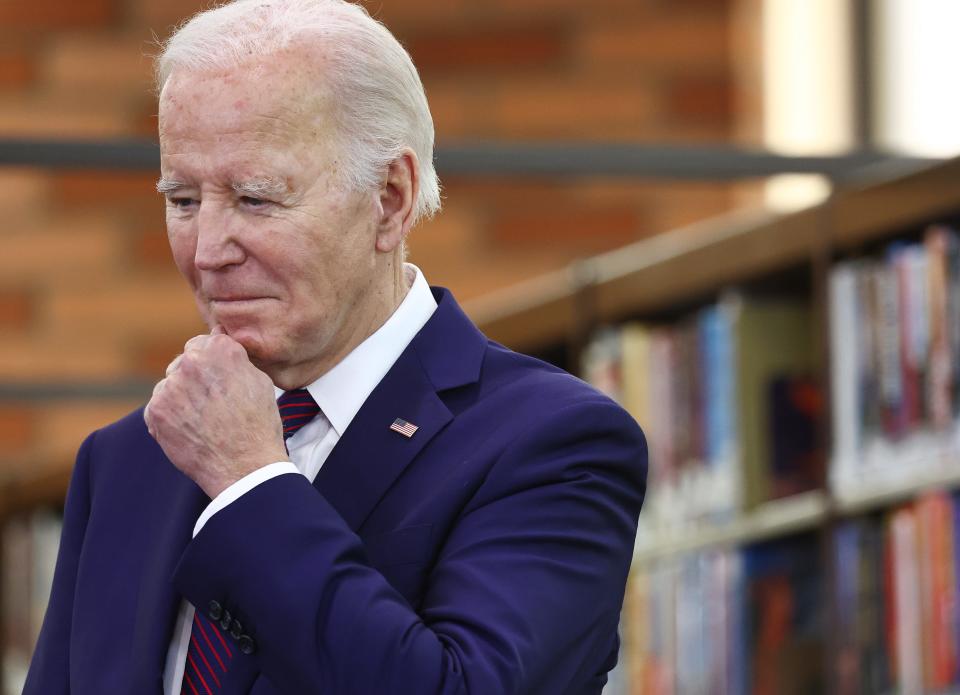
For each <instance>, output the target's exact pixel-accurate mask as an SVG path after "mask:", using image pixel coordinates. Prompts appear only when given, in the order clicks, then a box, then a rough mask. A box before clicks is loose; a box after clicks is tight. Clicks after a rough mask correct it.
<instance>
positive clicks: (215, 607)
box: [207, 601, 223, 622]
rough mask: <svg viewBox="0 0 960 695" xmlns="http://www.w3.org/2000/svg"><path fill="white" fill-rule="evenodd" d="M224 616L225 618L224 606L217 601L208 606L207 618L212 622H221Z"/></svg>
mask: <svg viewBox="0 0 960 695" xmlns="http://www.w3.org/2000/svg"><path fill="white" fill-rule="evenodd" d="M222 616H223V606H221V605H220V604H219V603H217V602H216V601H211V602H210V605H209V606H207V617H209V618H210V620H213V621H214V622H216V621H217V620H220V618H221V617H222Z"/></svg>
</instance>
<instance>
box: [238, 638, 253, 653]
mask: <svg viewBox="0 0 960 695" xmlns="http://www.w3.org/2000/svg"><path fill="white" fill-rule="evenodd" d="M239 647H240V651H241V652H243V653H244V654H253V653H254V652H255V651H257V645H256V643H254V641H253V639H252V638H251V637H250V635H240V643H239Z"/></svg>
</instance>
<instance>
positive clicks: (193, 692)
mask: <svg viewBox="0 0 960 695" xmlns="http://www.w3.org/2000/svg"><path fill="white" fill-rule="evenodd" d="M277 408H279V410H280V419H281V420H282V421H283V439H284V441H286V440H287V439H289V438H290V437H292V436H293V433H294V432H296V431H297V430H299V429H300V428H301V427H303V426H304V425H306V424H307V423H308V422H310V421H311V420H312V419H313V418H314V417H316V415H317V413H319V412H320V406H318V405H317V402H316V401H315V400H313V396H311V395H310V393H309V392H308V391H307V390H306V389H296V390H294V391H287V392H286V393H284V394H283V395H282V396H280V398H278V399H277ZM217 609H218V611H220V610H222V609H220V608H219V606H218V607H217ZM211 617H214V616H211ZM216 619H217V621H219V626H220V627H222V628H223V631H229V633H228V634H230V636H231V637H233V638H234V639H243V638H242V636H241V630H242V626H241V625H240V623H238V622H237V621H236V620H232V618H231V616H230V614H229V613H225V612H224V613H221V614H220V615H218V616H216ZM245 646H246V645H245V644H244V643H243V642H242V641H241V642H240V643H239V645H238V644H233V645H231V644H230V643H228V641H227V640H226V639H225V638H224V636H223V634H222V631H221V630H220V629H219V628H218V626H217V625H216V624H214V622H213V621H211V620H210V619H209V618H208V617H207V616H204V615H201V613H200V611H196V612H195V613H194V615H193V628H192V630H191V632H190V645H189V646H188V647H187V661H186V663H185V664H184V667H183V686H182V687H181V689H180V693H181V695H225V694H224V693H223V690H222V686H221V682H222V679H223V677H224V676H225V675H226V673H227V669H228V668H229V667H230V660H231V659H232V658H233V657H234V652H235V651H237V650H238V649H239V650H240V651H244V647H245Z"/></svg>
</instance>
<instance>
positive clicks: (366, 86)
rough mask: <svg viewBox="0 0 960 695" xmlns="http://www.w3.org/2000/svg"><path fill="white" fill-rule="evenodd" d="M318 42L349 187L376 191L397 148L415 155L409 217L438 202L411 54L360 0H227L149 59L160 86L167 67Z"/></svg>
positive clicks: (239, 59) (429, 132) (234, 59)
mask: <svg viewBox="0 0 960 695" xmlns="http://www.w3.org/2000/svg"><path fill="white" fill-rule="evenodd" d="M294 44H301V45H304V46H318V45H322V46H323V56H324V63H325V65H326V66H328V68H329V69H327V70H325V73H324V74H325V76H326V79H325V84H324V85H323V87H324V88H326V89H327V90H329V93H330V95H331V98H332V101H333V105H334V111H335V116H334V118H335V119H336V129H337V131H338V134H337V136H336V137H337V141H338V143H339V145H340V151H341V153H342V154H343V165H344V168H343V171H344V175H345V177H346V182H347V185H348V186H351V187H352V188H355V189H356V190H375V189H376V188H377V187H378V186H379V185H380V182H381V181H382V178H383V174H384V172H385V171H386V168H387V166H388V165H389V164H390V162H392V161H394V160H395V159H397V158H398V157H399V156H400V155H401V153H402V151H403V149H404V148H406V147H409V148H410V149H412V150H413V151H414V152H415V153H416V155H417V159H418V160H419V170H418V173H419V178H420V193H419V197H418V198H417V200H416V201H415V207H414V223H415V222H416V221H417V220H418V219H419V218H420V217H428V216H430V215H432V214H434V213H435V212H436V211H437V210H439V209H440V182H439V180H438V179H437V172H436V169H434V166H433V119H432V118H431V116H430V107H429V106H428V105H427V97H426V94H425V93H424V90H423V84H422V82H421V81H420V76H419V75H418V74H417V69H416V68H415V67H414V65H413V61H412V60H411V59H410V55H409V54H408V53H407V51H406V50H405V49H404V48H403V46H401V45H400V42H399V41H397V39H396V38H395V37H394V36H393V34H391V33H390V31H389V30H388V29H387V28H386V27H385V26H384V25H383V24H382V23H380V22H378V21H377V20H375V19H373V18H372V17H371V16H370V15H369V14H368V13H367V11H366V9H364V8H363V7H361V6H360V5H355V4H353V3H351V2H346V1H345V0H233V2H228V3H226V4H224V5H221V6H219V7H215V8H213V9H210V10H207V11H205V12H201V13H199V14H197V15H195V16H194V17H192V18H191V19H189V20H188V21H187V22H186V23H184V24H183V25H182V26H181V27H180V28H179V29H178V30H177V31H176V32H175V33H174V34H173V36H171V37H170V38H169V39H168V40H167V41H166V43H165V44H164V45H163V49H162V52H161V54H160V56H159V58H158V60H157V67H156V81H157V90H158V92H159V91H160V90H162V89H163V86H164V84H166V82H167V79H168V78H169V77H170V75H171V74H172V73H173V72H175V71H180V70H182V71H186V72H197V71H204V70H211V69H213V70H215V69H230V68H232V67H236V66H239V65H241V64H244V63H248V62H249V61H250V60H251V59H256V58H258V57H265V56H269V55H272V54H274V53H277V52H278V51H282V50H283V49H285V48H287V47H289V46H291V45H294Z"/></svg>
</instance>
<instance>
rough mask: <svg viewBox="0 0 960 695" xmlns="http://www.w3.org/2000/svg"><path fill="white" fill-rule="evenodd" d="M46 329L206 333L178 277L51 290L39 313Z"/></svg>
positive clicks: (102, 282)
mask: <svg viewBox="0 0 960 695" xmlns="http://www.w3.org/2000/svg"><path fill="white" fill-rule="evenodd" d="M42 317H43V320H44V322H45V323H44V326H45V327H48V328H52V327H56V328H57V329H58V330H61V331H66V332H71V331H75V332H82V331H98V330H104V331H117V332H118V333H119V334H120V335H122V336H129V337H135V336H136V337H141V336H144V337H145V336H151V337H157V336H164V335H169V334H171V333H174V334H177V335H179V334H181V333H182V332H185V331H192V332H193V333H192V334H193V335H196V334H197V333H200V332H205V331H206V329H205V327H204V326H203V324H202V322H201V321H200V319H199V317H198V315H197V309H196V305H195V304H194V302H193V296H192V295H191V293H190V290H189V289H188V288H187V285H186V283H185V282H184V281H183V280H182V279H181V278H180V276H179V275H176V274H175V273H173V272H171V273H170V274H169V276H165V277H158V278H148V279H140V278H137V279H136V280H131V281H128V282H118V281H116V280H104V279H97V280H93V281H91V282H89V283H88V284H87V285H86V286H85V287H84V288H83V290H82V291H77V290H76V289H75V288H59V287H58V288H53V289H52V291H51V292H50V293H49V295H48V296H47V297H45V301H44V304H43V309H42Z"/></svg>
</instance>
